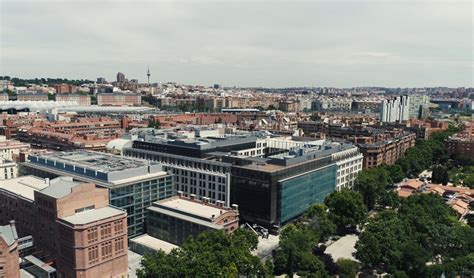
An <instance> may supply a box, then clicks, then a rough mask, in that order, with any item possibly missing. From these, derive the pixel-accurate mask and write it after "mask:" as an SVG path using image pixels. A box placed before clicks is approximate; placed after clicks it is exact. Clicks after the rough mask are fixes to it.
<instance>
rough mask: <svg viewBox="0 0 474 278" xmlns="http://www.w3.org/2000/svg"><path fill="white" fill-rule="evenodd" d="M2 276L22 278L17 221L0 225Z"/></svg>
mask: <svg viewBox="0 0 474 278" xmlns="http://www.w3.org/2000/svg"><path fill="white" fill-rule="evenodd" d="M0 277H4V278H20V259H19V257H18V235H17V232H16V227H15V221H10V223H9V224H8V225H5V226H0Z"/></svg>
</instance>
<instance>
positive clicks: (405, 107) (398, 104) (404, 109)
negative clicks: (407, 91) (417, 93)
mask: <svg viewBox="0 0 474 278" xmlns="http://www.w3.org/2000/svg"><path fill="white" fill-rule="evenodd" d="M381 107H382V108H381V111H380V121H381V122H383V123H394V122H399V123H401V122H403V121H407V120H408V119H409V117H410V97H409V96H398V97H394V98H392V99H386V100H384V101H382V104H381Z"/></svg>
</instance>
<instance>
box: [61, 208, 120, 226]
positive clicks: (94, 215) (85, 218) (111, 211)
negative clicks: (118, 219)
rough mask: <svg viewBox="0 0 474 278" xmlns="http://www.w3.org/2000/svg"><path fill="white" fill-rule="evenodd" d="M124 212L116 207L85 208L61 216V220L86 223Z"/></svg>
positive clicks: (79, 223)
mask: <svg viewBox="0 0 474 278" xmlns="http://www.w3.org/2000/svg"><path fill="white" fill-rule="evenodd" d="M124 213H125V211H123V210H120V209H117V208H113V207H103V208H99V209H91V210H86V211H83V212H79V213H76V214H74V215H71V216H67V217H63V218H61V221H63V222H67V223H70V224H73V225H86V224H89V223H93V222H96V221H99V220H102V219H106V218H109V217H114V216H118V215H121V214H124Z"/></svg>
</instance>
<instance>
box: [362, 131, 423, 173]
mask: <svg viewBox="0 0 474 278" xmlns="http://www.w3.org/2000/svg"><path fill="white" fill-rule="evenodd" d="M355 140H356V142H354V143H356V145H357V146H358V147H359V149H360V151H361V152H362V154H363V155H364V160H363V167H364V168H373V167H377V166H380V165H383V164H386V165H392V164H394V163H395V162H396V161H397V160H398V159H400V158H402V157H403V156H404V155H405V152H406V151H407V150H408V149H409V148H411V147H414V146H415V143H416V134H415V133H405V134H402V135H399V136H396V137H394V138H391V139H387V140H383V141H374V140H373V138H372V137H361V138H357V139H355Z"/></svg>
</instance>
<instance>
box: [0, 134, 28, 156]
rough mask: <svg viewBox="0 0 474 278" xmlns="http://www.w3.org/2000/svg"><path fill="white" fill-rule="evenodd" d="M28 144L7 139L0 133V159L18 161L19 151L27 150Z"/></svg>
mask: <svg viewBox="0 0 474 278" xmlns="http://www.w3.org/2000/svg"><path fill="white" fill-rule="evenodd" d="M29 149H30V145H29V144H26V143H22V142H20V141H17V140H7V139H6V136H1V135H0V160H8V161H19V160H20V153H22V152H28V151H29Z"/></svg>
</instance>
